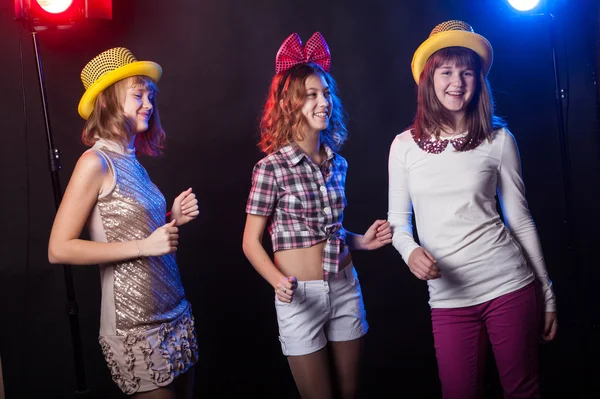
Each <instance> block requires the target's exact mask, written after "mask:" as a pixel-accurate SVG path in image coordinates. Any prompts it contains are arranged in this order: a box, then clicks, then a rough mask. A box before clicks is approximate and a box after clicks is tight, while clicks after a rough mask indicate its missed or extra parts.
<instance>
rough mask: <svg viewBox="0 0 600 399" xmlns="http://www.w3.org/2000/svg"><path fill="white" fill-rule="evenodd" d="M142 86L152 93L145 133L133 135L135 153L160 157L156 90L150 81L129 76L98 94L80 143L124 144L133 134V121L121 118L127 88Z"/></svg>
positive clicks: (162, 134) (161, 140)
mask: <svg viewBox="0 0 600 399" xmlns="http://www.w3.org/2000/svg"><path fill="white" fill-rule="evenodd" d="M137 86H140V87H143V88H145V89H146V90H148V91H149V92H151V93H152V96H151V102H152V115H151V116H150V119H149V120H148V130H146V131H145V132H141V133H137V134H136V136H135V143H134V145H135V149H136V152H137V153H141V154H146V155H152V156H155V155H160V154H161V152H162V149H163V147H164V140H165V131H164V130H163V129H162V126H161V124H160V117H159V115H158V107H157V105H156V96H155V94H156V93H157V91H158V89H157V87H156V85H155V84H154V82H153V81H152V79H150V78H149V77H146V76H132V77H130V78H126V79H123V80H120V81H118V82H116V83H115V84H113V85H111V86H109V87H108V88H106V90H104V91H103V92H102V93H100V94H99V95H98V98H97V99H96V102H95V103H94V110H93V111H92V113H91V114H90V117H89V118H88V120H87V122H86V124H85V127H84V128H83V133H82V137H81V139H82V141H83V143H84V144H86V145H94V143H95V142H96V140H98V138H103V139H106V140H111V141H115V142H118V143H121V144H123V145H126V144H127V142H128V141H129V138H130V137H131V136H132V135H133V134H134V131H135V130H134V129H135V122H134V121H132V120H131V119H130V118H128V117H127V116H125V113H124V112H123V104H124V102H125V95H126V92H127V89H128V88H129V87H137Z"/></svg>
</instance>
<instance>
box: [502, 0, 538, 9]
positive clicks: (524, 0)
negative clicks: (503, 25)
mask: <svg viewBox="0 0 600 399" xmlns="http://www.w3.org/2000/svg"><path fill="white" fill-rule="evenodd" d="M508 2H509V3H510V5H511V6H513V8H514V9H516V10H519V11H529V10H531V9H533V8H535V7H536V6H537V5H538V3H539V2H540V0H508Z"/></svg>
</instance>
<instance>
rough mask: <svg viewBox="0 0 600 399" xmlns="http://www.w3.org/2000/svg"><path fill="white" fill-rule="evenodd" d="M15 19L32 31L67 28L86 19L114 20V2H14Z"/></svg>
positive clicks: (69, 0)
mask: <svg viewBox="0 0 600 399" xmlns="http://www.w3.org/2000/svg"><path fill="white" fill-rule="evenodd" d="M14 1H15V18H16V19H17V20H21V21H25V22H26V23H27V24H28V25H29V26H30V27H31V28H32V29H34V30H41V29H47V28H50V27H57V28H67V27H70V26H72V25H74V24H75V23H77V22H80V21H83V20H85V19H112V0H14Z"/></svg>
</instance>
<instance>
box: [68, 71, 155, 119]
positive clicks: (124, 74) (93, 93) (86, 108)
mask: <svg viewBox="0 0 600 399" xmlns="http://www.w3.org/2000/svg"><path fill="white" fill-rule="evenodd" d="M140 75H141V76H147V77H149V78H150V79H152V81H154V83H158V81H159V80H160V77H161V75H162V68H161V66H160V65H158V64H157V63H156V62H152V61H136V62H132V63H130V64H127V65H124V66H122V67H120V68H117V69H115V70H114V71H110V72H108V73H107V74H105V75H103V76H102V77H101V78H100V79H98V80H97V81H95V82H94V83H93V84H92V85H90V87H88V88H87V90H86V91H85V93H83V96H82V97H81V100H80V101H79V106H78V107H77V111H78V112H79V115H80V116H81V117H82V118H83V119H85V120H87V119H88V118H89V117H90V114H91V113H92V111H93V110H94V103H95V102H96V98H97V97H98V94H100V93H102V92H103V91H104V90H106V88H107V87H109V86H110V85H112V84H114V83H116V82H118V81H120V80H123V79H126V78H129V77H131V76H140Z"/></svg>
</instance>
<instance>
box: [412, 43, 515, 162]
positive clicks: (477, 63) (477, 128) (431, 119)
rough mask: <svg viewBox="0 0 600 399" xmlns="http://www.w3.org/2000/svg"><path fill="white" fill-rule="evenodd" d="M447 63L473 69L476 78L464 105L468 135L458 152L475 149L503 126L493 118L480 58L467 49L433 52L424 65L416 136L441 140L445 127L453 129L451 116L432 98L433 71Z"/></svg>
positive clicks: (490, 91)
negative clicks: (428, 136)
mask: <svg viewBox="0 0 600 399" xmlns="http://www.w3.org/2000/svg"><path fill="white" fill-rule="evenodd" d="M448 62H454V63H456V66H458V67H466V68H469V69H472V70H473V71H474V74H475V77H476V79H475V92H474V93H473V98H471V101H470V102H469V104H468V105H467V109H466V113H465V120H464V127H465V129H466V130H467V131H468V132H469V133H468V134H467V137H466V141H465V144H464V145H463V146H462V148H460V149H458V150H459V151H468V150H472V149H473V148H475V147H476V146H477V145H479V143H480V142H481V141H483V139H488V140H490V139H491V135H492V132H493V131H494V130H496V129H499V128H501V127H504V126H506V123H505V122H504V121H503V120H502V118H500V117H498V116H496V115H494V98H493V96H492V90H491V88H490V84H489V82H488V80H487V78H486V76H485V75H484V73H483V70H482V67H481V58H479V56H478V55H477V53H475V52H474V51H473V50H471V49H468V48H466V47H446V48H443V49H441V50H438V51H436V52H435V53H433V54H432V55H431V57H429V59H428V60H427V62H426V63H425V68H423V72H422V73H421V77H420V79H419V88H418V96H417V103H418V107H417V115H416V117H415V124H414V129H415V136H416V137H417V138H419V137H420V136H421V135H429V134H431V135H434V136H436V137H437V138H439V137H440V132H441V131H442V129H443V128H444V126H448V127H452V128H454V129H456V128H458V126H454V119H453V118H452V116H451V115H450V112H449V111H448V110H447V109H446V108H445V107H444V106H443V105H442V103H440V100H439V99H438V98H437V95H436V94H435V87H434V83H433V75H434V73H435V70H436V69H437V68H439V67H440V66H442V65H444V64H445V63H448Z"/></svg>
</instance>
